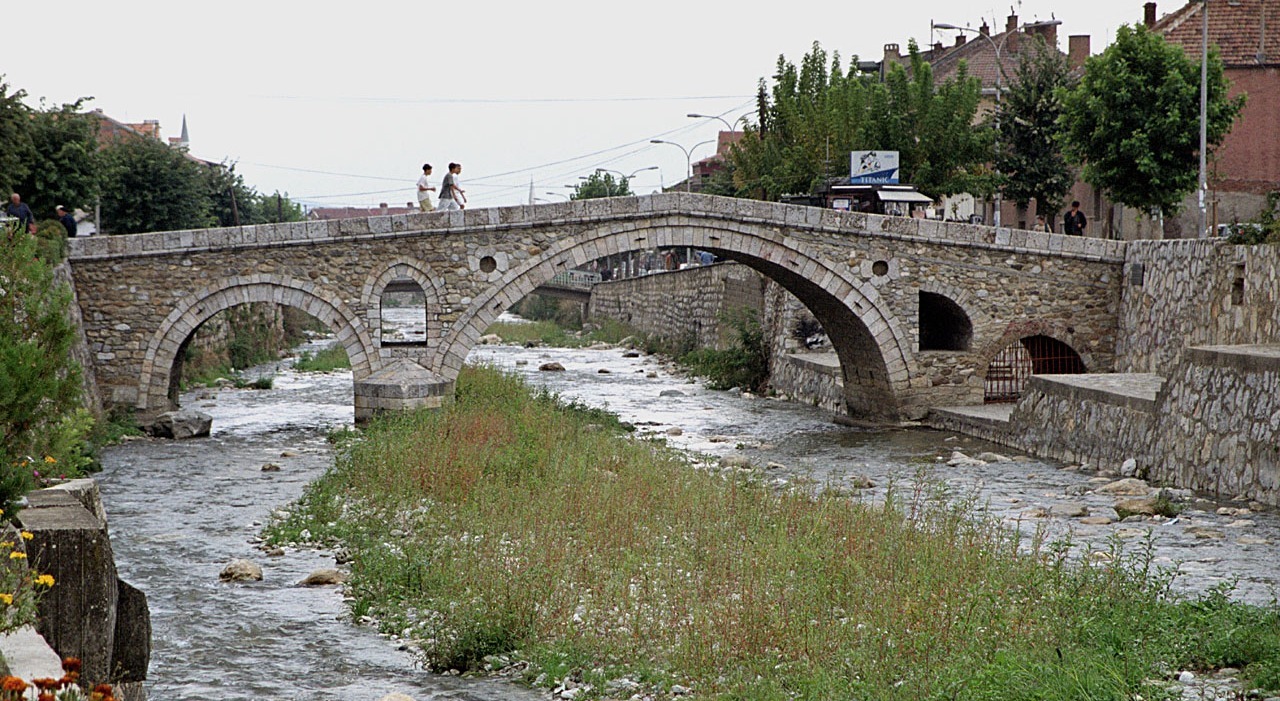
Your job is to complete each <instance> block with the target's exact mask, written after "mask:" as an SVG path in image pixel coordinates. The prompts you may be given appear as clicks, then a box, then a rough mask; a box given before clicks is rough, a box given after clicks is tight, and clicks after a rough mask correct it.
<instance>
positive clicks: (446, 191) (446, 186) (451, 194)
mask: <svg viewBox="0 0 1280 701" xmlns="http://www.w3.org/2000/svg"><path fill="white" fill-rule="evenodd" d="M461 174H462V164H461V163H450V164H449V172H448V173H445V174H444V182H442V183H441V184H440V211H442V212H446V211H448V210H451V209H466V208H467V195H466V192H467V191H466V190H463V189H462V188H460V187H458V176H459V175H461Z"/></svg>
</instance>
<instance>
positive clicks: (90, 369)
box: [53, 262, 102, 416]
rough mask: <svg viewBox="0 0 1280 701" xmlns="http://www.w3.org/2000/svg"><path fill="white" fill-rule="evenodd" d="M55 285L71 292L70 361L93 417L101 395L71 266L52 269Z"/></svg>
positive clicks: (63, 264)
mask: <svg viewBox="0 0 1280 701" xmlns="http://www.w3.org/2000/svg"><path fill="white" fill-rule="evenodd" d="M53 279H54V281H55V282H56V284H59V285H66V286H67V287H68V288H69V289H70V290H71V305H70V308H69V309H68V315H69V316H70V318H71V323H72V324H73V325H75V327H76V340H75V342H74V343H73V344H72V346H71V359H72V360H74V361H75V362H76V363H78V364H79V365H80V372H81V387H82V389H83V390H84V405H85V407H86V408H88V409H89V411H91V412H93V414H94V415H95V416H97V415H99V414H101V413H102V395H101V394H99V393H98V382H97V379H96V378H95V375H94V359H93V353H92V352H91V351H90V350H89V341H88V339H87V338H86V337H85V334H84V319H83V318H81V316H80V303H79V300H77V299H76V288H75V283H74V282H73V281H72V279H71V266H69V265H67V263H65V262H63V263H61V264H59V265H58V266H57V267H55V268H54V269H53Z"/></svg>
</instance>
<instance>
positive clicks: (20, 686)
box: [0, 677, 27, 694]
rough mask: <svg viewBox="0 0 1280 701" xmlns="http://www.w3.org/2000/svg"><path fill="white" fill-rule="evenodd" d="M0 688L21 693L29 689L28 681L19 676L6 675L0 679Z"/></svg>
mask: <svg viewBox="0 0 1280 701" xmlns="http://www.w3.org/2000/svg"><path fill="white" fill-rule="evenodd" d="M0 690H4V691H16V692H18V693H19V694H21V693H22V692H24V691H26V690H27V683H26V682H24V681H22V680H21V679H19V678H17V677H5V678H3V679H0Z"/></svg>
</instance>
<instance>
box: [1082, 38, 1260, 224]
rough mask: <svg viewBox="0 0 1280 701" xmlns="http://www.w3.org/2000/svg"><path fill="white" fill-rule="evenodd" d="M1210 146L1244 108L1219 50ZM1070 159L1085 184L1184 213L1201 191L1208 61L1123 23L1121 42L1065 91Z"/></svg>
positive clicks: (1142, 205) (1140, 204) (1212, 79)
mask: <svg viewBox="0 0 1280 701" xmlns="http://www.w3.org/2000/svg"><path fill="white" fill-rule="evenodd" d="M1208 74H1209V76H1208V77H1209V91H1208V92H1209V95H1208V113H1207V115H1208V120H1207V122H1208V128H1207V132H1208V143H1209V145H1210V146H1217V145H1218V144H1220V143H1221V142H1222V139H1223V138H1224V137H1226V135H1227V132H1229V131H1230V130H1231V124H1232V122H1233V121H1234V120H1235V118H1236V117H1237V116H1238V115H1239V113H1240V110H1241V108H1242V107H1243V106H1244V98H1243V96H1241V97H1238V98H1236V99H1230V98H1228V97H1227V81H1226V78H1225V77H1224V76H1223V70H1222V60H1221V59H1220V58H1219V56H1218V53H1217V51H1215V50H1211V51H1210V53H1209V65H1208ZM1063 101H1064V106H1063V115H1062V123H1063V126H1064V127H1065V131H1066V137H1065V146H1066V149H1067V154H1068V156H1069V157H1071V158H1072V159H1074V160H1075V161H1076V162H1077V163H1083V164H1084V179H1085V180H1086V181H1088V182H1089V183H1091V184H1093V185H1094V186H1095V187H1098V188H1101V189H1103V190H1105V191H1106V192H1107V193H1108V195H1109V196H1110V197H1111V198H1112V199H1114V200H1115V201H1117V202H1120V203H1121V204H1124V205H1128V206H1130V207H1134V208H1137V209H1141V210H1151V211H1154V210H1159V211H1160V212H1162V213H1163V212H1173V211H1176V210H1177V208H1178V205H1179V204H1180V203H1181V202H1182V200H1183V198H1184V197H1186V196H1187V195H1188V194H1189V193H1191V192H1192V191H1194V190H1195V188H1196V184H1197V173H1198V171H1199V148H1200V132H1199V120H1200V64H1199V62H1198V61H1192V60H1191V59H1189V58H1187V56H1186V55H1185V54H1184V53H1183V52H1182V49H1181V47H1178V46H1175V45H1172V44H1167V43H1165V41H1164V39H1163V37H1161V36H1160V35H1158V34H1155V33H1152V32H1150V31H1148V30H1147V28H1146V27H1144V26H1141V25H1139V26H1137V27H1130V26H1128V25H1124V26H1121V27H1120V29H1119V30H1118V31H1117V32H1116V41H1115V43H1114V44H1112V45H1111V46H1109V47H1107V50H1106V51H1104V52H1102V54H1100V55H1098V56H1094V57H1092V58H1090V59H1089V60H1088V61H1087V62H1086V63H1085V73H1084V78H1083V79H1082V80H1081V81H1080V84H1079V85H1078V86H1077V87H1076V88H1075V89H1074V90H1070V91H1066V92H1065V93H1064V98H1063Z"/></svg>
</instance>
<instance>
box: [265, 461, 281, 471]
mask: <svg viewBox="0 0 1280 701" xmlns="http://www.w3.org/2000/svg"><path fill="white" fill-rule="evenodd" d="M262 471H263V472H279V471H280V465H279V464H277V463H274V462H269V463H266V464H264V465H263V466H262Z"/></svg>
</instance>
